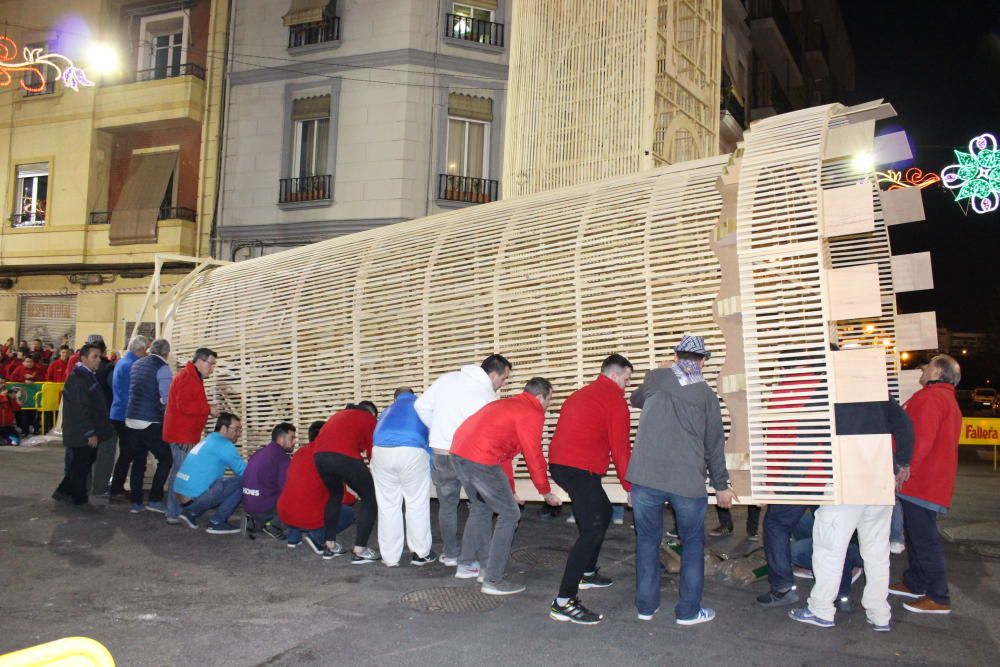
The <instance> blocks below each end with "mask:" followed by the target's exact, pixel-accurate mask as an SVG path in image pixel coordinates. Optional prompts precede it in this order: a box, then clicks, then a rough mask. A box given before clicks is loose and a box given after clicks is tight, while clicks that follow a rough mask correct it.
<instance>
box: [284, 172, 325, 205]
mask: <svg viewBox="0 0 1000 667" xmlns="http://www.w3.org/2000/svg"><path fill="white" fill-rule="evenodd" d="M332 191H333V176H331V175H324V176H302V177H300V178H282V179H281V180H280V181H279V182H278V204H279V205H281V204H288V205H292V206H291V208H295V206H294V205H295V204H305V205H307V206H308V205H309V204H325V203H327V202H329V201H330V199H331V196H332Z"/></svg>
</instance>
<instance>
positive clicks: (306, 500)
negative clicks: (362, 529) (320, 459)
mask: <svg viewBox="0 0 1000 667" xmlns="http://www.w3.org/2000/svg"><path fill="white" fill-rule="evenodd" d="M325 423H326V422H322V421H316V422H313V423H312V424H311V425H310V426H309V444H308V445H306V446H305V447H300V448H299V450H298V451H297V452H295V454H294V455H293V456H292V461H291V463H289V464H288V474H287V476H286V478H285V486H284V487H283V488H282V489H281V495H280V496H278V518H279V519H281V521H282V523H284V524H285V525H286V526H288V547H289V548H290V549H291V548H295V547H297V546H299V545H300V544H302V542H305V543H306V544H307V545H308V546H309V547H310V548H311V549H312V550H313V551H315V552H316V554H317V555H320V556H322V555H323V552H324V551H325V550H326V546H325V542H326V528H325V523H326V504H327V501H328V500H329V499H330V490H329V489H328V488H326V484H325V483H324V482H323V480H322V479H321V478H320V476H319V473H318V472H317V471H316V462H315V460H314V457H315V454H316V438H317V437H318V436H319V432H320V430H322V428H323V426H324V424H325ZM341 488H342V489H343V487H341ZM342 493H343V496H344V497H343V500H342V501H341V502H342V505H341V508H340V520H339V523H338V524H337V532H340V531H342V530H347V528H348V527H349V526H350V525H351V524H352V523H354V510H353V509H351V507H350V505H351V504H353V503H354V501H355V498H354V496H353V495H352V494H351V493H350V492H348V491H342Z"/></svg>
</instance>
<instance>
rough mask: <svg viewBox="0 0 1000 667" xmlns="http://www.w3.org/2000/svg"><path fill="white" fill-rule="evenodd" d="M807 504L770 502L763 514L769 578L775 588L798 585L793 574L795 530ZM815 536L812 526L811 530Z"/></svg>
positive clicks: (776, 589)
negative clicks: (793, 537)
mask: <svg viewBox="0 0 1000 667" xmlns="http://www.w3.org/2000/svg"><path fill="white" fill-rule="evenodd" d="M808 509H809V506H808V505H768V506H767V513H766V514H765V515H764V555H765V556H766V557H767V581H768V583H770V584H771V590H772V591H775V592H781V591H787V590H788V589H789V588H791V587H792V586H794V585H795V578H794V577H793V576H792V546H791V539H792V532H793V531H795V528H796V527H797V526H798V524H799V521H800V520H801V519H802V516H803V515H804V514H805V513H806V510H808ZM808 536H809V537H812V530H811V529H810V531H809V535H808Z"/></svg>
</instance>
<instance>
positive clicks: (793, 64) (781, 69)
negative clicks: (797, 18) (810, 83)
mask: <svg viewBox="0 0 1000 667" xmlns="http://www.w3.org/2000/svg"><path fill="white" fill-rule="evenodd" d="M749 14H750V40H751V41H752V42H753V47H754V50H755V51H756V52H757V53H758V54H759V57H760V58H761V59H762V60H763V61H764V62H765V63H767V66H768V69H770V70H771V71H772V72H774V73H775V75H776V78H777V80H778V83H780V84H781V86H782V87H783V88H784V89H785V94H786V95H787V94H790V93H791V91H792V89H796V88H799V87H801V86H802V70H801V69H799V63H798V58H799V57H801V55H802V45H801V44H800V42H799V37H798V33H797V32H796V31H795V27H794V26H793V25H792V20H791V18H790V17H789V16H788V12H787V11H786V10H785V5H784V4H782V2H781V0H751V2H750V12H749Z"/></svg>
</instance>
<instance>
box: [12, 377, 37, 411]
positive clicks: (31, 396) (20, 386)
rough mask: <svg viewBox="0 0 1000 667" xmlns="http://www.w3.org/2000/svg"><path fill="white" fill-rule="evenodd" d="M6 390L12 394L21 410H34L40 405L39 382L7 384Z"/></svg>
mask: <svg viewBox="0 0 1000 667" xmlns="http://www.w3.org/2000/svg"><path fill="white" fill-rule="evenodd" d="M7 389H8V390H10V391H12V392H13V394H14V398H16V399H17V402H18V403H20V404H21V409H22V410H35V409H37V407H38V406H40V405H41V404H42V383H41V382H8V383H7Z"/></svg>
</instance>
